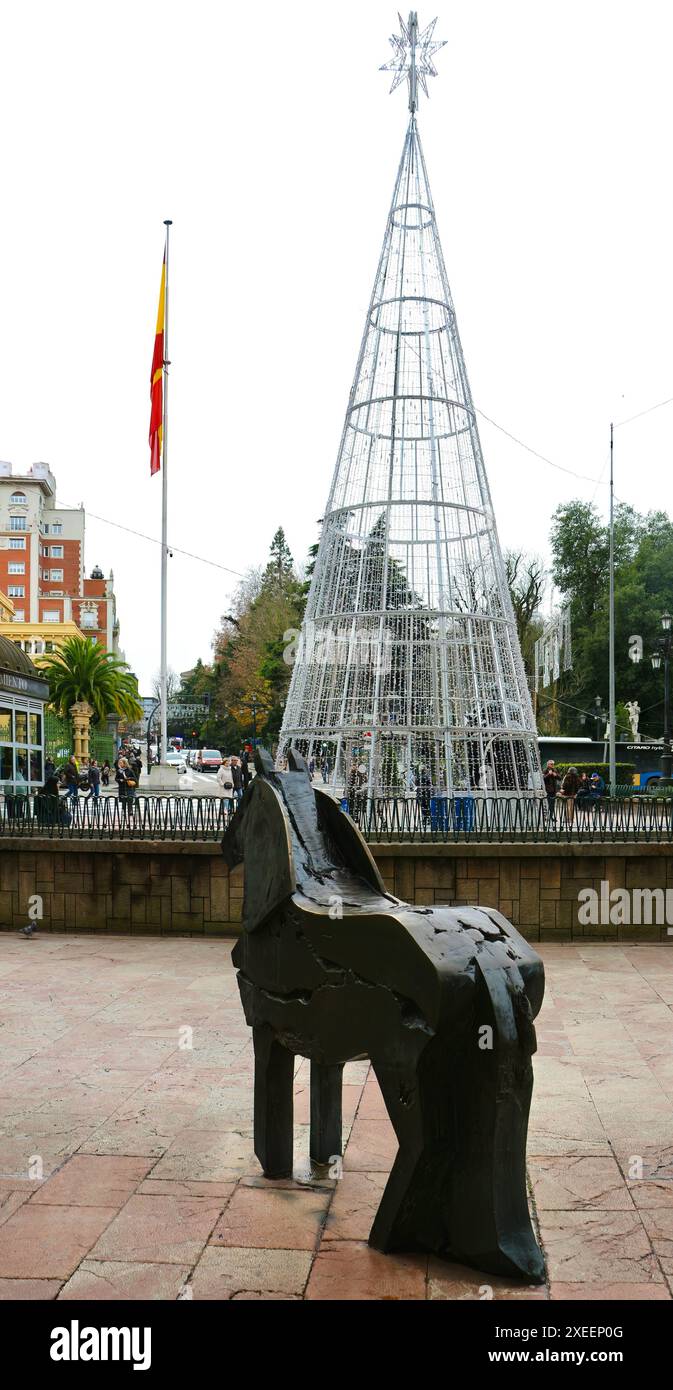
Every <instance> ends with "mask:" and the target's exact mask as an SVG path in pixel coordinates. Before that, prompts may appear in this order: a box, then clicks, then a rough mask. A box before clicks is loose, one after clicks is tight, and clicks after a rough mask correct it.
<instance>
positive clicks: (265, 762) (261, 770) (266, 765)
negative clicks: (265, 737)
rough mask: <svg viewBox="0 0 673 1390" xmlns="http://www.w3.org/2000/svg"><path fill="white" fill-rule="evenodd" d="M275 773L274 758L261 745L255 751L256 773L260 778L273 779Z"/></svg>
mask: <svg viewBox="0 0 673 1390" xmlns="http://www.w3.org/2000/svg"><path fill="white" fill-rule="evenodd" d="M274 771H275V768H274V765H273V758H272V757H271V754H270V753H269V752H268V751H267V749H266V748H262V745H261V743H260V744H258V745H257V747H256V749H255V772H256V773H257V774H258V775H259V776H260V777H271V776H273V773H274Z"/></svg>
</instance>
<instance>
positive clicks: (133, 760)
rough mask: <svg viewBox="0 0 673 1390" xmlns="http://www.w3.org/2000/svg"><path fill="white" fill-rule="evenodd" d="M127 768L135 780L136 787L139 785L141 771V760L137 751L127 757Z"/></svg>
mask: <svg viewBox="0 0 673 1390" xmlns="http://www.w3.org/2000/svg"><path fill="white" fill-rule="evenodd" d="M129 766H130V768H131V771H132V773H133V776H134V777H135V780H136V785H138V784H139V783H140V774H141V772H142V770H143V760H142V758H141V756H140V753H139V752H138V751H137V749H136V750H135V751H134V752H132V753H131V755H130V757H129Z"/></svg>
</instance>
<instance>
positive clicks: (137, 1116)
mask: <svg viewBox="0 0 673 1390" xmlns="http://www.w3.org/2000/svg"><path fill="white" fill-rule="evenodd" d="M232 944H233V943H232V942H231V941H223V940H209V941H201V940H188V939H177V940H176V939H167V938H127V937H114V938H110V937H107V938H104V937H100V936H79V937H78V936H50V935H47V934H44V935H41V936H39V937H37V938H35V939H33V940H26V939H24V938H22V937H18V936H13V935H10V934H3V935H2V936H0V1044H1V1045H0V1297H1V1298H4V1299H17V1298H25V1299H56V1298H58V1299H101V1298H102V1299H143V1298H154V1299H177V1298H190V1297H191V1298H195V1299H344V1298H345V1299H376V1300H381V1299H479V1298H486V1297H494V1298H496V1299H498V1298H504V1299H547V1298H551V1299H577V1298H592V1299H605V1298H607V1299H620V1298H621V1299H623V1298H626V1299H647V1300H651V1299H670V1297H671V1290H672V1289H673V1014H672V1007H673V950H671V949H670V948H668V947H667V946H656V945H643V946H620V947H614V946H605V945H588V946H586V947H585V946H576V945H575V946H571V945H558V946H555V945H545V946H543V947H541V948H540V950H541V954H542V956H543V957H544V961H545V966H546V970H547V994H546V999H545V1003H544V1007H543V1010H542V1013H541V1015H540V1018H539V1020H538V1040H539V1049H538V1052H537V1055H536V1057H535V1059H534V1065H535V1093H534V1100H533V1110H532V1116H531V1129H530V1137H529V1145H528V1154H529V1176H530V1190H531V1201H532V1210H533V1213H534V1220H535V1222H536V1226H537V1229H538V1232H539V1235H540V1239H541V1243H542V1246H543V1249H544V1253H545V1258H546V1262H547V1270H548V1283H547V1285H546V1286H544V1287H540V1288H533V1287H527V1286H525V1285H523V1286H522V1285H521V1284H518V1283H516V1282H511V1283H510V1282H507V1281H506V1280H503V1279H496V1278H494V1277H493V1276H490V1275H488V1274H481V1273H479V1272H478V1271H475V1270H470V1269H467V1268H464V1267H462V1266H457V1265H451V1264H447V1263H444V1262H443V1261H441V1260H438V1259H435V1258H430V1259H428V1258H427V1257H425V1256H421V1255H406V1256H384V1255H380V1254H378V1253H377V1252H375V1251H373V1250H370V1249H369V1247H368V1246H367V1234H368V1232H369V1228H370V1226H371V1222H372V1219H373V1215H374V1212H375V1210H376V1207H377V1205H378V1202H379V1198H380V1194H381V1192H382V1190H383V1186H384V1183H385V1181H386V1175H387V1173H388V1171H389V1169H390V1166H391V1163H392V1160H393V1156H394V1153H395V1147H396V1146H395V1140H394V1136H393V1132H392V1129H391V1126H390V1124H389V1122H388V1120H387V1118H386V1114H385V1110H384V1107H383V1104H382V1100H381V1097H380V1094H379V1091H378V1087H377V1085H376V1082H375V1080H374V1077H373V1074H372V1072H371V1071H370V1068H369V1064H368V1063H364V1062H356V1063H353V1064H351V1065H350V1066H348V1067H347V1068H346V1072H345V1086H344V1119H345V1139H347V1144H346V1148H345V1153H344V1159H343V1171H342V1175H341V1177H339V1178H336V1177H329V1176H327V1175H326V1171H325V1170H324V1169H320V1170H314V1171H312V1170H311V1167H310V1164H309V1161H308V1080H309V1078H308V1064H307V1063H305V1062H302V1063H299V1064H298V1066H297V1072H296V1099H295V1123H296V1131H295V1133H296V1138H295V1156H296V1170H295V1176H294V1179H293V1180H292V1181H289V1180H288V1181H283V1182H269V1181H266V1180H264V1179H263V1178H262V1177H261V1176H260V1172H259V1167H258V1164H257V1162H256V1160H255V1158H254V1154H253V1149H252V1128H251V1120H252V1046H251V1040H250V1034H249V1030H248V1028H247V1027H246V1024H245V1021H244V1018H243V1013H242V1010H241V1006H240V1003H239V999H238V989H237V985H236V979H235V973H234V970H233V967H232V965H231V961H230V953H231V947H232Z"/></svg>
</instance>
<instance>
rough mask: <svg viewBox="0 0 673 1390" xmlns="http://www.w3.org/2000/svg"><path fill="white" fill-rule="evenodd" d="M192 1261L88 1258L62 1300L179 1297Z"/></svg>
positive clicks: (60, 1298)
mask: <svg viewBox="0 0 673 1390" xmlns="http://www.w3.org/2000/svg"><path fill="white" fill-rule="evenodd" d="M190 1269H191V1265H189V1264H185V1265H174V1264H140V1263H139V1264H135V1263H124V1262H123V1261H121V1260H84V1261H83V1263H82V1264H81V1265H80V1267H79V1269H77V1270H75V1273H74V1274H73V1276H72V1279H69V1280H68V1283H67V1284H65V1285H64V1286H63V1288H62V1290H61V1292H60V1294H59V1295H58V1298H59V1302H60V1301H61V1300H72V1299H80V1298H83V1299H87V1300H97V1299H103V1300H105V1301H106V1302H107V1301H108V1300H109V1301H110V1302H116V1301H121V1300H128V1299H148V1298H149V1299H177V1297H178V1294H179V1293H180V1291H181V1290H182V1289H184V1287H185V1285H186V1282H187V1279H188V1276H189V1272H190Z"/></svg>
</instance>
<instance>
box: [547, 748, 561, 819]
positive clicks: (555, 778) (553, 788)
mask: <svg viewBox="0 0 673 1390" xmlns="http://www.w3.org/2000/svg"><path fill="white" fill-rule="evenodd" d="M542 780H543V782H544V789H545V791H546V793H547V809H548V811H549V819H550V821H555V820H556V797H557V795H558V789H559V786H560V783H561V778H560V777H559V775H558V772H557V771H556V765H555V763H554V759H553V758H550V759H549V761H548V763H547V766H546V767H545V770H544V772H543V773H542Z"/></svg>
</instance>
